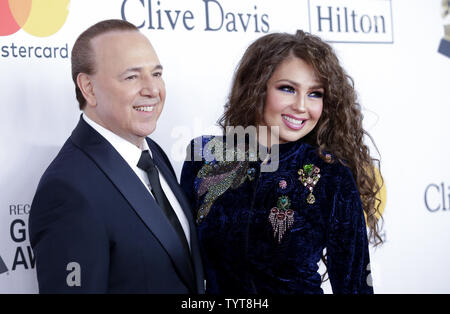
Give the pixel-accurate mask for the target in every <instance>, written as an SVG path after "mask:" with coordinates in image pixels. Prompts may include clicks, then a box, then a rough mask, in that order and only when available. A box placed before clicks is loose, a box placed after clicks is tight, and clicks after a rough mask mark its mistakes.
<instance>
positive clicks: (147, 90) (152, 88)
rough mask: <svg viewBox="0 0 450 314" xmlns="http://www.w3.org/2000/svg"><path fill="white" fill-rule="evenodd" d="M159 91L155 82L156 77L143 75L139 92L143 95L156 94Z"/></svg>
mask: <svg viewBox="0 0 450 314" xmlns="http://www.w3.org/2000/svg"><path fill="white" fill-rule="evenodd" d="M158 92H159V87H158V83H157V82H156V78H154V77H153V76H151V75H149V76H147V77H144V78H143V80H142V86H141V94H142V95H143V96H151V97H154V96H157V95H158Z"/></svg>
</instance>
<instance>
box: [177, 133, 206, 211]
mask: <svg viewBox="0 0 450 314" xmlns="http://www.w3.org/2000/svg"><path fill="white" fill-rule="evenodd" d="M196 140H197V139H194V140H192V141H191V142H190V144H189V146H188V147H187V149H186V159H185V161H184V163H183V168H182V170H181V177H180V185H181V188H182V189H183V191H184V193H185V194H186V196H187V198H188V200H189V203H190V205H191V207H192V209H193V210H196V209H197V208H198V206H197V197H196V193H195V187H194V180H195V177H196V175H197V172H198V169H199V166H200V165H199V164H201V160H202V159H201V156H199V155H198V154H197V153H196V152H195V151H194V147H196V144H198V143H196ZM200 140H201V138H200ZM200 145H201V144H200ZM196 215H197V213H194V217H197V216H196Z"/></svg>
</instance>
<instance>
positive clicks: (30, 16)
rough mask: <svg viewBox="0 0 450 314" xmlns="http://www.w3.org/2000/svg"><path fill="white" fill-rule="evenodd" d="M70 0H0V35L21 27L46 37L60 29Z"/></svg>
mask: <svg viewBox="0 0 450 314" xmlns="http://www.w3.org/2000/svg"><path fill="white" fill-rule="evenodd" d="M69 3H70V0H0V36H8V35H11V34H14V33H16V32H17V31H18V30H19V29H23V30H24V31H25V32H27V33H28V34H30V35H33V36H36V37H48V36H51V35H53V34H55V33H56V32H57V31H59V30H60V29H61V27H62V26H63V25H64V23H65V22H66V19H67V16H68V14H69Z"/></svg>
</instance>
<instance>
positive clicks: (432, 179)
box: [0, 0, 450, 293]
mask: <svg viewBox="0 0 450 314" xmlns="http://www.w3.org/2000/svg"><path fill="white" fill-rule="evenodd" d="M61 1H62V0H61ZM65 1H66V2H70V3H69V4H68V7H67V8H66V6H64V7H63V9H64V10H66V9H67V10H68V14H67V11H65V13H64V12H60V13H57V12H50V11H47V13H46V11H45V10H44V11H43V13H41V12H40V11H39V10H38V9H37V6H38V5H37V3H40V5H44V4H45V5H48V8H49V9H48V10H50V9H51V8H53V9H55V10H56V9H57V6H56V5H55V3H56V2H57V1H55V0H39V1H36V0H30V1H28V2H29V3H31V4H32V6H31V11H30V17H29V19H30V20H32V19H34V20H33V22H34V24H33V23H31V22H29V23H28V22H27V23H25V25H23V23H24V22H23V21H22V20H20V21H18V23H19V22H20V23H22V24H21V25H20V26H23V27H22V29H20V30H18V31H17V32H15V33H13V34H7V33H8V25H7V22H5V21H7V19H6V15H7V14H8V13H9V11H8V9H9V7H11V10H12V11H14V12H17V10H18V9H17V8H16V7H14V5H12V6H9V7H8V4H9V3H12V2H14V1H11V0H9V1H7V0H0V8H1V10H2V11H1V12H0V17H1V19H0V93H1V94H0V95H1V105H0V165H1V166H0V293H35V292H37V282H36V273H35V269H34V266H35V265H34V257H33V254H32V252H31V249H30V247H29V239H28V231H27V228H28V211H29V206H30V204H31V200H32V198H33V195H34V192H35V189H36V186H37V183H38V181H39V178H40V176H41V175H42V173H43V171H44V170H45V168H46V167H47V166H48V164H49V163H50V161H51V160H52V159H53V157H54V156H55V155H56V153H57V152H58V150H59V148H60V147H61V146H62V144H63V142H64V141H65V140H66V138H67V137H68V136H69V135H70V133H71V131H72V129H73V128H74V126H75V124H76V123H77V121H78V119H79V115H80V112H79V110H78V105H77V102H76V100H75V93H74V86H73V83H72V80H71V74H70V52H71V47H72V45H73V43H74V41H75V39H76V37H77V36H78V35H79V34H80V33H81V32H82V31H83V30H84V29H86V28H87V27H89V26H90V25H92V24H94V23H96V22H98V21H100V20H103V19H109V18H124V19H127V20H128V21H130V22H133V23H135V24H136V25H143V26H142V28H141V31H142V32H143V33H144V34H145V35H147V36H148V37H149V38H150V40H151V41H152V44H153V46H154V47H155V49H156V50H157V53H158V55H159V58H160V60H161V62H162V64H163V66H164V79H165V82H166V88H167V99H166V105H165V108H164V111H163V113H162V115H161V117H160V120H159V122H158V127H157V130H156V131H155V132H154V133H153V134H152V136H151V137H152V138H154V139H155V140H156V141H157V142H159V143H160V144H161V145H162V147H163V148H164V149H165V151H166V152H167V153H168V155H169V157H170V159H171V160H172V163H173V165H174V168H175V171H176V172H177V175H178V176H179V175H180V171H181V166H182V161H183V158H184V154H185V148H186V145H187V144H188V142H189V140H190V139H191V138H193V137H195V136H199V135H201V134H212V133H214V134H218V133H220V130H219V128H217V127H216V126H215V124H216V121H217V119H218V118H219V116H220V115H221V113H222V111H223V105H224V103H225V101H226V97H227V93H228V91H229V87H230V82H231V78H232V75H233V71H234V69H235V67H236V65H237V62H238V60H239V58H240V57H241V56H242V54H243V52H244V50H245V48H246V47H247V46H248V45H249V43H250V42H252V41H253V40H254V39H256V38H258V37H259V36H262V35H264V34H265V33H266V32H276V31H283V32H291V33H292V32H295V30H296V29H304V30H306V31H311V32H312V33H315V34H317V35H319V36H322V37H323V38H324V39H326V40H328V41H329V42H330V43H331V44H332V45H333V47H334V48H335V49H336V52H337V53H338V56H339V57H340V59H341V61H342V63H343V65H344V67H345V68H346V70H347V71H348V73H349V74H350V75H351V76H352V77H353V78H354V80H355V87H356V90H357V91H358V94H359V97H360V101H361V104H362V106H363V108H364V115H365V121H364V125H365V127H366V129H367V130H368V131H369V132H370V133H371V135H372V136H373V137H374V138H375V141H376V144H377V145H378V148H379V150H380V153H381V165H382V166H381V171H382V173H383V175H384V178H385V182H386V187H387V200H386V208H385V213H384V222H385V223H384V229H383V231H384V236H385V241H386V242H385V244H384V245H383V246H381V247H379V248H377V249H376V250H373V249H372V250H371V259H372V276H373V281H374V287H375V291H376V292H377V293H450V283H449V282H450V271H449V270H448V265H449V264H450V253H449V252H448V250H447V247H448V243H449V240H450V228H449V225H450V171H449V170H450V165H449V163H448V160H449V153H450V148H449V147H448V142H449V135H450V124H449V123H448V120H449V117H450V93H449V90H450V88H449V86H450V52H448V53H447V55H445V53H439V52H438V47H439V44H440V42H441V39H442V38H443V36H444V27H443V25H444V19H442V17H441V0H432V1H430V0H426V1H425V0H410V1H407V0H392V1H390V0H354V1H350V0H327V1H325V0H277V1H273V0H239V1H237V0H159V1H155V0H95V1H87V0H71V1H69V0H65ZM24 2H26V1H24ZM59 3H60V2H59ZM150 7H151V9H150ZM19 9H20V8H19ZM19 11H20V10H19ZM49 12H50V13H51V14H50V13H49ZM177 12H179V13H177ZM64 14H67V18H66V19H65V22H64V24H63V25H62V26H57V27H56V28H57V29H56V30H57V31H56V30H55V31H56V33H52V34H50V35H49V34H45V35H46V36H43V37H42V34H43V33H44V31H42V30H41V29H40V28H39V23H38V22H39V18H41V20H43V21H45V23H47V24H50V26H51V23H52V21H54V20H56V17H57V16H60V17H61V16H63V20H64ZM16 18H17V17H16ZM36 20H37V21H38V22H35V21H36ZM20 23H19V24H20ZM55 23H56V22H55ZM152 28H153V29H152ZM20 47H24V48H20ZM38 47H40V48H38ZM45 47H50V48H47V49H45ZM55 48H58V49H57V50H56V53H55ZM66 49H67V50H66ZM68 56H69V57H68ZM327 285H329V284H325V286H324V289H325V291H326V292H329V291H330V289H329V286H327Z"/></svg>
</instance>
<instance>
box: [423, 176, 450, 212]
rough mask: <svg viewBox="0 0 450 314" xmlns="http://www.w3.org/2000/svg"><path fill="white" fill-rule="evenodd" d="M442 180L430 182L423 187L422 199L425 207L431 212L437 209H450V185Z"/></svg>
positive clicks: (437, 210)
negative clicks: (439, 182)
mask: <svg viewBox="0 0 450 314" xmlns="http://www.w3.org/2000/svg"><path fill="white" fill-rule="evenodd" d="M445 188H446V184H445V183H444V182H441V184H435V183H431V184H428V185H427V187H426V188H425V194H424V201H425V207H426V208H427V210H428V211H429V212H431V213H436V212H439V211H450V185H448V186H447V190H446V189H445Z"/></svg>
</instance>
